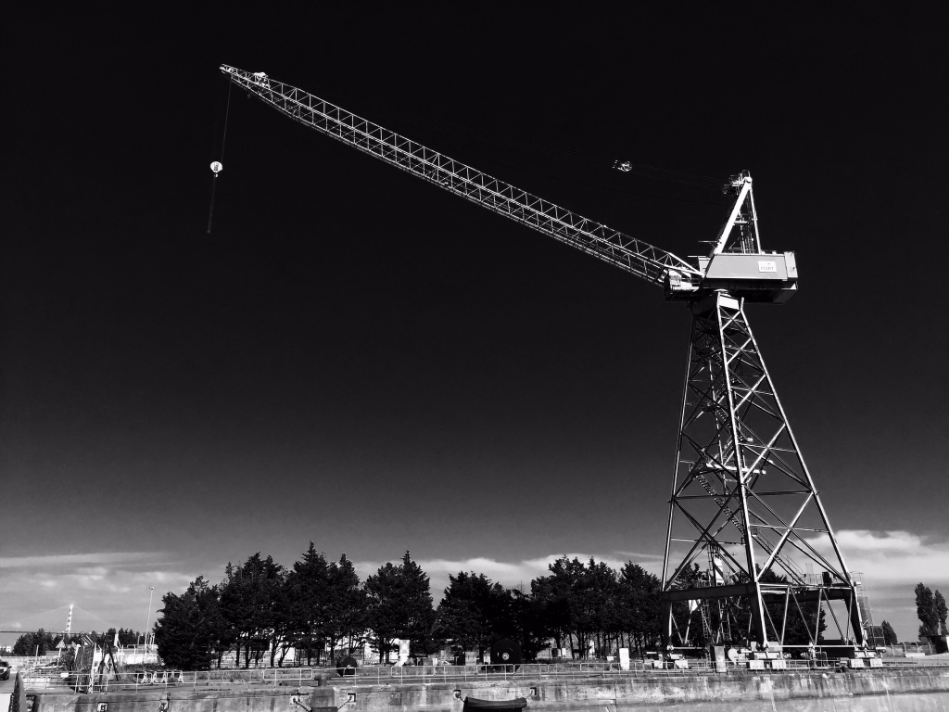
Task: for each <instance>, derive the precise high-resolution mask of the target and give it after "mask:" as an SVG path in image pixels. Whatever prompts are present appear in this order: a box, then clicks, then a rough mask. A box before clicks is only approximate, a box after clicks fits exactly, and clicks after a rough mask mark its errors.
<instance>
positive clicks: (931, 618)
mask: <svg viewBox="0 0 949 712" xmlns="http://www.w3.org/2000/svg"><path fill="white" fill-rule="evenodd" d="M937 593H938V592H937ZM939 597H940V598H942V594H940V595H939ZM943 607H945V601H943ZM916 616H917V617H918V618H919V622H920V624H921V625H920V626H919V635H920V637H925V636H929V635H939V630H940V623H942V624H943V625H944V623H945V614H943V617H942V620H940V615H939V607H938V604H937V603H936V597H935V596H934V595H933V592H932V591H930V590H929V587H928V586H926V585H924V584H923V583H918V584H916Z"/></svg>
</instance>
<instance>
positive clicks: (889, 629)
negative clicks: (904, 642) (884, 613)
mask: <svg viewBox="0 0 949 712" xmlns="http://www.w3.org/2000/svg"><path fill="white" fill-rule="evenodd" d="M880 627H881V628H882V629H883V644H884V645H898V644H899V641H898V640H897V639H896V631H894V630H893V626H891V625H890V624H889V622H888V621H883V624H882V625H881V626H880Z"/></svg>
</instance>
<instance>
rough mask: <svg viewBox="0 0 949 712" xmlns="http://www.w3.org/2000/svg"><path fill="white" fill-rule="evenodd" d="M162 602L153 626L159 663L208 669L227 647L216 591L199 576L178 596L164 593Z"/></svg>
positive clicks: (227, 638) (214, 587)
mask: <svg viewBox="0 0 949 712" xmlns="http://www.w3.org/2000/svg"><path fill="white" fill-rule="evenodd" d="M162 601H163V602H164V604H165V605H164V608H162V610H161V613H162V617H161V618H159V619H158V621H157V622H156V623H155V643H156V644H157V645H158V654H159V655H160V656H161V658H162V660H163V661H164V662H165V664H166V665H168V666H169V667H173V668H180V669H182V670H207V669H209V668H210V667H211V662H212V661H213V660H214V658H215V657H216V656H219V655H220V654H221V653H223V652H224V650H226V649H227V648H228V647H229V646H230V644H231V639H230V636H229V635H228V627H227V625H226V624H225V622H224V617H223V616H222V613H221V607H220V600H219V589H218V587H217V586H211V585H209V584H208V582H207V581H205V580H204V578H203V577H201V576H199V577H198V578H197V579H195V580H194V581H192V582H191V584H190V585H189V586H188V590H187V591H185V592H184V593H183V594H182V595H180V596H178V595H176V594H174V593H166V594H165V595H164V596H162ZM120 642H121V635H120Z"/></svg>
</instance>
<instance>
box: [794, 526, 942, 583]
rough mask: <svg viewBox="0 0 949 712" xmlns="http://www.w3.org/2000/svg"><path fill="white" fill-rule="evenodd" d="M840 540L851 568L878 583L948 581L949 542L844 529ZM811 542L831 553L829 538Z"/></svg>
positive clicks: (900, 533)
mask: <svg viewBox="0 0 949 712" xmlns="http://www.w3.org/2000/svg"><path fill="white" fill-rule="evenodd" d="M837 542H838V543H839V544H840V549H841V551H842V552H843V555H844V560H845V561H846V562H847V566H848V568H849V569H850V570H851V571H859V572H861V573H863V575H864V578H865V579H867V580H869V581H873V582H875V583H876V584H877V585H887V584H903V583H905V584H908V583H915V582H918V581H933V580H937V579H938V580H940V581H942V582H945V581H947V580H949V541H945V540H937V539H933V538H930V537H923V536H920V535H918V534H913V533H912V532H908V531H903V530H894V531H872V530H869V529H844V530H841V531H839V532H837ZM811 544H812V545H813V546H814V547H815V548H816V549H817V550H818V551H821V553H826V554H830V553H831V552H830V551H829V549H830V546H829V543H828V541H827V538H826V537H820V538H817V537H815V538H814V539H813V540H811ZM943 585H944V584H943Z"/></svg>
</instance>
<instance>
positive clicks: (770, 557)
mask: <svg viewBox="0 0 949 712" xmlns="http://www.w3.org/2000/svg"><path fill="white" fill-rule="evenodd" d="M690 306H691V311H692V332H691V338H690V341H689V360H688V367H687V372H686V377H685V385H684V388H683V396H682V410H681V419H680V423H679V436H678V440H677V447H676V462H675V470H674V474H673V485H672V496H671V499H670V503H669V520H668V532H667V537H666V547H665V558H664V563H663V575H662V579H663V593H662V596H663V605H662V616H663V620H662V635H663V638H664V643H665V644H666V645H671V646H689V647H691V646H704V645H707V644H708V643H709V642H711V639H714V638H716V637H719V636H718V635H717V634H716V632H715V631H721V630H725V629H726V628H727V629H729V630H732V631H733V635H734V636H735V637H736V638H746V639H747V641H748V643H749V644H755V645H757V647H758V648H759V649H761V650H764V649H768V648H770V649H772V650H773V649H775V648H779V647H781V646H797V645H799V646H801V647H807V646H817V645H820V643H821V642H822V640H830V639H834V640H839V641H840V645H842V646H848V645H850V646H862V645H863V630H862V625H861V621H860V612H859V607H858V606H857V604H856V595H855V591H856V589H855V582H854V579H853V576H852V575H851V573H850V571H849V570H848V569H847V567H846V564H845V563H844V560H843V556H842V554H841V552H840V548H839V546H838V545H837V540H836V537H835V536H834V532H833V529H832V528H831V526H830V521H829V520H828V518H827V514H826V512H825V510H824V507H823V504H822V503H821V501H820V497H819V495H818V491H817V489H816V488H815V486H814V482H813V480H812V479H811V475H810V472H809V471H808V469H807V466H806V464H805V463H804V459H803V457H802V456H801V453H800V450H799V448H798V446H797V441H796V440H795V438H794V435H793V433H792V431H791V427H790V424H789V423H788V420H787V417H786V416H785V413H784V409H783V408H782V406H781V402H780V400H779V399H778V395H777V391H776V390H775V388H774V385H773V383H772V381H771V376H770V374H769V373H768V370H767V368H766V367H765V364H764V359H763V358H762V356H761V353H760V351H759V350H758V345H757V342H756V341H755V338H754V336H753V334H752V332H751V327H750V326H749V325H748V320H747V318H746V316H745V312H744V304H743V303H742V301H741V300H740V299H736V298H734V297H732V296H731V295H729V294H728V293H727V292H724V291H721V292H717V293H715V294H713V295H711V296H709V297H707V298H706V299H703V300H701V301H699V302H696V303H693V304H692V305H690ZM703 567H705V568H703ZM715 600H718V601H719V603H720V604H722V605H716V606H706V607H705V608H704V609H703V608H702V606H703V604H706V603H708V602H710V601H715ZM835 602H836V603H835ZM832 604H833V605H836V606H838V607H839V606H841V605H843V606H844V607H845V609H846V610H845V612H842V614H841V615H837V614H836V613H835V612H834V610H833V606H832ZM703 612H704V616H703V617H702V620H703V621H705V622H704V623H702V622H700V621H699V618H700V614H701V613H703ZM709 612H712V614H714V615H711V614H710V613H709ZM828 614H829V615H828ZM725 616H727V617H728V621H727V624H726V621H725V620H724V618H723V617H725ZM690 622H691V623H692V624H691V625H689V623H690ZM829 623H836V624H837V628H838V629H839V637H833V634H831V635H827V636H825V635H823V634H822V631H823V630H824V628H825V627H827V626H828V624H829ZM685 631H690V633H689V634H688V638H689V639H685V633H684V632H685ZM734 642H736V643H738V642H740V640H735V641H734Z"/></svg>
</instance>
